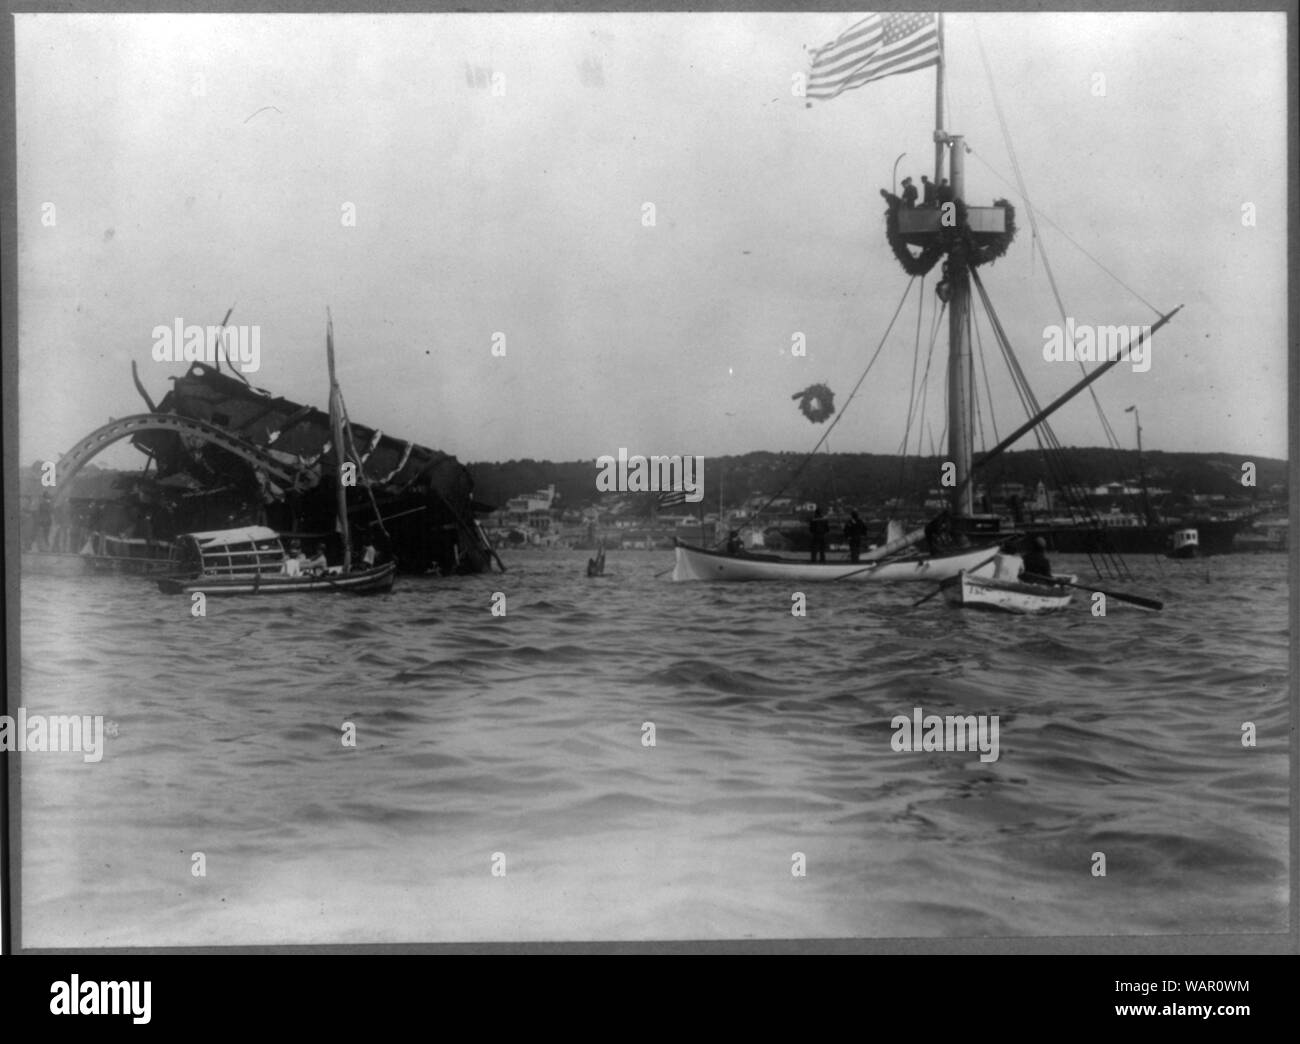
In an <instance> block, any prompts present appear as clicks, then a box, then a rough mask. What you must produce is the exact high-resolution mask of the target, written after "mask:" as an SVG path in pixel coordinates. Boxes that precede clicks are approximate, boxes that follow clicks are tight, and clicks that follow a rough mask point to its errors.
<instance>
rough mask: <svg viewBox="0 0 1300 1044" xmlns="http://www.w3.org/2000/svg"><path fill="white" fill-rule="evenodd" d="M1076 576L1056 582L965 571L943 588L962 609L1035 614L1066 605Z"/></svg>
mask: <svg viewBox="0 0 1300 1044" xmlns="http://www.w3.org/2000/svg"><path fill="white" fill-rule="evenodd" d="M1077 580H1078V577H1076V576H1063V577H1059V578H1058V579H1057V582H1056V583H1054V584H1045V583H1044V584H1040V583H1021V582H1020V581H1018V580H998V579H994V578H991V577H980V576H974V575H972V574H970V573H966V572H964V571H963V572H962V573H961V575H960V576H959V577H957V579H956V581H955V582H950V583H949V584H948V586H947V587H945V588H944V595H945V596H946V597H947V599H948V601H949V602H950V603H951V604H953V605H956V606H959V607H960V608H963V609H993V610H997V611H999V612H1004V613H1019V614H1024V615H1035V614H1038V613H1052V612H1057V611H1058V610H1061V609H1064V608H1066V607H1067V606H1068V605H1069V604H1070V601H1071V599H1073V598H1074V587H1072V586H1070V585H1072V584H1074V583H1075V582H1076V581H1077Z"/></svg>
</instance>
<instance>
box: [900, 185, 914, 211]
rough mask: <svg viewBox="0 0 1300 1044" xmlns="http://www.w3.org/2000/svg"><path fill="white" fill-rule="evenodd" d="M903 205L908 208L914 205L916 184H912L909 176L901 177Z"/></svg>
mask: <svg viewBox="0 0 1300 1044" xmlns="http://www.w3.org/2000/svg"><path fill="white" fill-rule="evenodd" d="M903 206H905V207H907V209H908V210H911V209H912V208H913V207H914V206H916V186H915V185H913V184H912V179H911V178H904V179H903Z"/></svg>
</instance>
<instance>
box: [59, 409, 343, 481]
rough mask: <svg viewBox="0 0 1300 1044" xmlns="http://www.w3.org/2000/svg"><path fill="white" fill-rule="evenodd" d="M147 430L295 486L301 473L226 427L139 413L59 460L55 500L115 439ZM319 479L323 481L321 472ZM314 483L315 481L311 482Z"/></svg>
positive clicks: (96, 433)
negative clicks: (200, 444) (182, 438)
mask: <svg viewBox="0 0 1300 1044" xmlns="http://www.w3.org/2000/svg"><path fill="white" fill-rule="evenodd" d="M144 431H172V432H175V433H176V434H178V435H188V436H191V437H193V438H198V439H201V440H202V441H204V442H207V443H209V444H211V445H213V446H217V447H219V448H220V449H223V450H225V451H226V452H228V453H233V454H234V455H235V456H236V457H239V458H240V459H241V460H244V461H246V462H248V463H249V464H251V465H252V466H253V467H254V468H258V469H260V470H262V471H264V472H266V473H267V475H269V476H270V477H272V478H274V479H276V480H277V481H279V482H281V483H284V484H286V485H289V486H295V484H296V483H297V482H298V481H299V478H300V476H301V474H302V472H301V471H297V470H295V469H292V468H290V467H288V466H286V465H285V464H284V463H282V462H281V461H279V460H277V459H276V458H275V457H273V456H271V454H269V453H268V452H267V451H266V450H264V449H263V448H262V447H261V446H258V445H257V444H256V443H252V442H249V441H248V440H247V439H241V438H240V437H239V436H238V435H233V434H231V433H230V432H229V431H227V430H226V429H225V428H220V427H218V426H217V425H215V424H209V423H208V422H207V421H201V420H197V419H195V418H193V417H182V416H179V415H178V414H175V413H137V414H133V415H132V416H130V417H118V418H117V419H116V420H112V421H109V422H108V423H107V424H105V425H104V426H103V427H102V428H97V429H96V430H95V431H92V432H91V433H90V434H89V435H87V436H86V437H85V438H84V439H82V440H81V441H80V442H78V443H77V444H76V445H75V446H73V447H72V449H70V450H69V451H68V452H67V453H65V454H64V455H63V456H62V457H60V458H59V460H58V468H57V472H56V475H57V481H56V483H55V487H54V496H53V500H54V501H55V503H57V502H59V501H60V500H62V499H63V497H64V496H65V495H66V493H67V490H69V489H71V488H72V479H73V478H74V477H76V474H77V472H79V471H80V470H81V469H82V468H83V467H85V465H86V464H87V463H88V462H89V461H90V460H91V459H92V458H94V457H95V456H97V455H98V454H100V453H102V452H103V451H104V450H106V449H108V447H109V446H111V445H112V444H113V443H115V442H120V441H121V440H122V439H126V438H130V437H131V436H132V435H137V434H139V433H140V432H144ZM315 477H316V480H317V481H319V480H320V476H319V474H317V475H316V476H315ZM311 485H315V483H314V482H313V483H311Z"/></svg>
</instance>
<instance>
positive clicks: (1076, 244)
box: [968, 148, 1163, 315]
mask: <svg viewBox="0 0 1300 1044" xmlns="http://www.w3.org/2000/svg"><path fill="white" fill-rule="evenodd" d="M968 154H969V155H971V156H974V157H975V158H976V159H977V160H979V161H980V162H981V163H982V164H984V167H985V169H987V170H988V172H989V173H990V174H992V175H993V176H994V177H995V178H997V179H998V180H999V181H1001V182H1002V183H1003V184H1004V185H1006V186H1007V187H1008V188H1010V189H1011V190H1012V191H1014V192H1017V193H1018V194H1020V199H1021V202H1023V203H1024V204H1025V206H1026V207H1028V208H1029V209H1031V210H1033V211H1034V212H1035V213H1036V214H1037V215H1038V217H1040V218H1042V219H1043V220H1044V221H1046V222H1047V223H1048V224H1049V225H1051V226H1052V227H1053V228H1054V229H1056V231H1057V232H1059V233H1061V235H1062V236H1064V237H1065V238H1066V239H1067V240H1068V241H1069V242H1070V243H1071V244H1072V245H1073V246H1074V248H1075V249H1076V250H1078V251H1079V253H1081V254H1082V255H1083V256H1084V257H1086V258H1087V259H1088V260H1089V261H1091V262H1092V263H1093V264H1094V265H1096V266H1097V267H1098V268H1100V269H1101V270H1102V271H1103V272H1105V273H1106V274H1107V275H1108V276H1110V277H1111V279H1113V280H1115V282H1116V283H1118V284H1119V285H1120V286H1121V287H1123V288H1124V289H1125V290H1127V291H1128V292H1129V293H1130V294H1132V295H1133V296H1134V297H1135V298H1137V299H1138V300H1139V301H1141V302H1142V303H1143V304H1144V305H1146V306H1147V307H1148V308H1150V309H1151V311H1153V312H1155V313H1156V315H1161V314H1163V313H1161V311H1160V309H1159V308H1157V307H1156V306H1155V305H1153V304H1152V303H1151V302H1150V301H1148V300H1147V299H1146V298H1145V297H1143V296H1142V295H1141V294H1139V293H1138V292H1137V291H1136V290H1134V289H1133V288H1132V287H1131V286H1129V285H1128V283H1126V282H1124V280H1122V279H1121V278H1120V277H1119V276H1117V275H1116V274H1115V273H1114V272H1112V271H1111V270H1110V269H1109V268H1107V267H1106V266H1105V265H1104V264H1102V262H1101V261H1100V260H1098V258H1097V257H1095V256H1094V255H1093V254H1092V253H1090V252H1089V251H1088V249H1087V248H1086V247H1084V246H1083V244H1082V243H1080V242H1079V241H1078V240H1077V239H1075V238H1074V237H1073V236H1072V235H1070V233H1069V232H1067V231H1065V229H1064V228H1062V227H1061V225H1060V224H1059V223H1058V222H1057V221H1055V220H1053V218H1052V216H1051V215H1050V214H1048V213H1046V212H1044V211H1043V210H1040V209H1039V208H1038V207H1036V206H1034V204H1033V202H1032V201H1031V200H1030V199H1029V197H1027V196H1025V195H1024V194H1023V190H1022V189H1017V188H1016V186H1015V184H1014V183H1013V182H1012V181H1011V180H1010V179H1008V178H1007V177H1006V175H1005V174H1003V173H1002V172H1001V171H999V170H998V169H997V168H996V167H995V166H993V164H991V163H990V162H989V161H988V160H986V159H985V158H984V157H983V156H982V155H980V153H978V152H977V151H976V150H975V149H973V148H972V149H969V150H968ZM1033 238H1034V240H1037V239H1038V238H1039V237H1038V233H1037V231H1035V232H1034V237H1033Z"/></svg>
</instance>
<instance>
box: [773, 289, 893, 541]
mask: <svg viewBox="0 0 1300 1044" xmlns="http://www.w3.org/2000/svg"><path fill="white" fill-rule="evenodd" d="M915 282H916V276H913V277H912V278H911V279H909V280H908V281H907V286H905V287H903V296H902V297H900V298H899V299H898V307H897V308H895V309H894V315H893V317H892V318H891V319H890V320H889V325H888V326H887V327H885V332H884V335H883V336H882V337H881V338H880V343H879V344H878V345H877V346H876V351H875V353H874V354H873V355H872V356H871V359H870V361H869V362H868V363H867V368H866V369H865V370H863V371H862V375H861V376H860V377H859V378H858V383H857V384H855V385H854V386H853V390H852V391H851V392H849V397H848V398H847V399H845V400H844V405H843V406H841V407H840V412H839V413H837V414H836V415H835V419H834V420H832V421H831V422H830V424H828V425H826V430H825V431H824V432H822V437H821V438H820V439H818V440H817V445H816V446H814V447H813V448H812V450H811V451H810V452H809V453H808V456H806V457H804V459H803V460H802V461H801V462H800V464H799V466H798V467H797V468H795V469H794V472H793V473H792V474H791V475H790V477H789V478H788V479H786V480H785V482H784V483H782V485H781V488H780V489H779V490H777V491H776V492H775V493H774V494H772V496H770V497H769V498H768V500H767V503H766V504H764V505H763V506H762V507H761V508H759V509H758V510H757V511H756V512H754V520H755V522H756V521H757V520H758V519H759V518H761V517H762V516H763V515H764V514H765V513H766V512H767V509H768V508H770V507H771V506H772V503H773V501H775V500H776V499H777V498H778V497H780V496H781V494H782V493H784V492H785V491H786V490H787V489H788V488H789V487H790V483H792V482H793V481H794V480H795V479H797V478H798V477H799V476H800V475H801V474H803V470H804V468H806V467H807V466H808V462H809V461H811V460H812V459H813V457H815V456H816V455H817V451H818V450H819V449H821V447H822V443H824V442H825V441H826V440H827V439H828V438H829V437H830V434H831V432H832V431H834V430H835V425H837V424H839V422H840V421H842V420H843V419H844V414H845V413H847V412H848V409H849V404H850V403H851V402H852V401H853V399H854V398H855V397H856V396H857V394H858V389H859V388H861V387H862V382H863V381H865V380H866V379H867V374H869V373H870V372H871V367H873V366H874V365H875V364H876V360H877V359H878V358H879V357H880V351H881V349H882V348H884V347H885V342H886V341H887V340H888V339H889V334H890V333H891V331H892V330H893V329H894V323H896V322H897V321H898V316H899V313H901V312H902V311H903V304H904V303H905V302H906V301H907V295H908V294H909V293H911V291H912V284H913V283H915Z"/></svg>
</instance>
